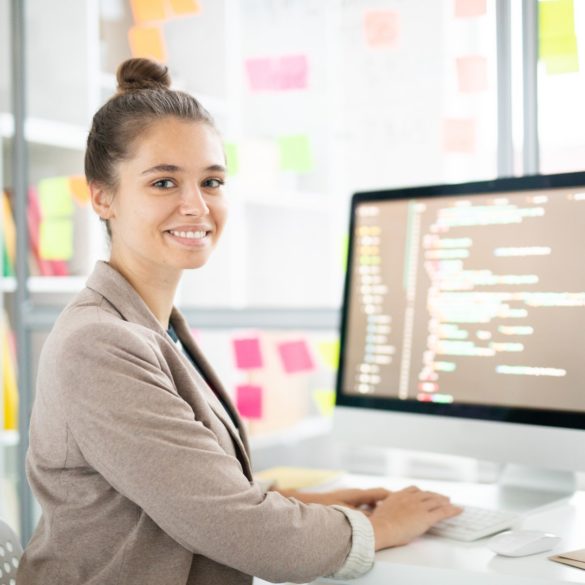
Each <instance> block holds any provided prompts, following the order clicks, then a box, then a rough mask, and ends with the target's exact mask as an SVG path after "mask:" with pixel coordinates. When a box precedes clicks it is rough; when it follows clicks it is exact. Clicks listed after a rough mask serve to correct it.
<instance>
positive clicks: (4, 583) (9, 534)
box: [0, 520, 22, 585]
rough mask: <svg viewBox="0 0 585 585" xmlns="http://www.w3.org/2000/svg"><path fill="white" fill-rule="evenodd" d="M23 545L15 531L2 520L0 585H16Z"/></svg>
mask: <svg viewBox="0 0 585 585" xmlns="http://www.w3.org/2000/svg"><path fill="white" fill-rule="evenodd" d="M21 556H22V546H20V542H19V540H18V537H17V536H16V534H14V531H13V530H12V528H10V526H8V524H6V522H3V521H2V520H0V585H16V568H17V567H18V562H19V560H20V557H21Z"/></svg>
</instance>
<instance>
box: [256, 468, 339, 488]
mask: <svg viewBox="0 0 585 585" xmlns="http://www.w3.org/2000/svg"><path fill="white" fill-rule="evenodd" d="M342 474H343V472H342V471H339V470H331V469H307V468H304V467H272V468H270V469H265V470H264V471H260V472H258V473H255V474H254V477H255V478H257V479H261V480H263V481H269V482H272V483H273V484H274V485H275V486H276V487H278V488H280V489H283V490H298V489H301V488H306V487H313V486H317V485H321V484H324V483H327V482H331V481H333V480H335V479H337V478H338V477H339V476H340V475H342Z"/></svg>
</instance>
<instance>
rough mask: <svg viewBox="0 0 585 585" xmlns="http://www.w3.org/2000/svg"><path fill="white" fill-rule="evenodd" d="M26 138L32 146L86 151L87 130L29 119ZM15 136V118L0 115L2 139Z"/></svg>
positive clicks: (26, 124) (4, 114)
mask: <svg viewBox="0 0 585 585" xmlns="http://www.w3.org/2000/svg"><path fill="white" fill-rule="evenodd" d="M24 134H25V138H26V140H27V141H28V142H30V143H32V144H42V145H45V146H54V147H57V148H67V149H71V150H81V151H83V150H84V149H85V145H86V141H87V128H84V127H82V126H76V125H74V124H66V123H63V122H56V121H53V120H43V119H41V118H28V119H27V120H26V122H25V127H24ZM13 136H14V117H13V116H12V114H6V113H3V114H0V137H2V138H12V137H13Z"/></svg>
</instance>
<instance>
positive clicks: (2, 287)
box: [0, 276, 16, 293]
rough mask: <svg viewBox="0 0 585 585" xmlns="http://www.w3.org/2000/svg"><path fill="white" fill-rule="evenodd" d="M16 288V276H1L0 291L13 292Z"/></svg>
mask: <svg viewBox="0 0 585 585" xmlns="http://www.w3.org/2000/svg"><path fill="white" fill-rule="evenodd" d="M15 290H16V278H14V276H3V277H2V279H1V280H0V292H3V293H6V292H14V291H15Z"/></svg>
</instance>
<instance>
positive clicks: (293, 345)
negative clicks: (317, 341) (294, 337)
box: [278, 339, 315, 374]
mask: <svg viewBox="0 0 585 585" xmlns="http://www.w3.org/2000/svg"><path fill="white" fill-rule="evenodd" d="M278 352H279V353H280V359H281V360H282V365H283V367H284V371H285V372H287V373H288V374H292V373H294V372H303V371H306V370H312V369H313V368H314V367H315V364H314V363H313V360H312V358H311V354H310V353H309V348H308V347H307V344H306V343H305V341H303V340H302V339H301V340H299V341H287V342H285V343H280V344H279V345H278Z"/></svg>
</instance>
